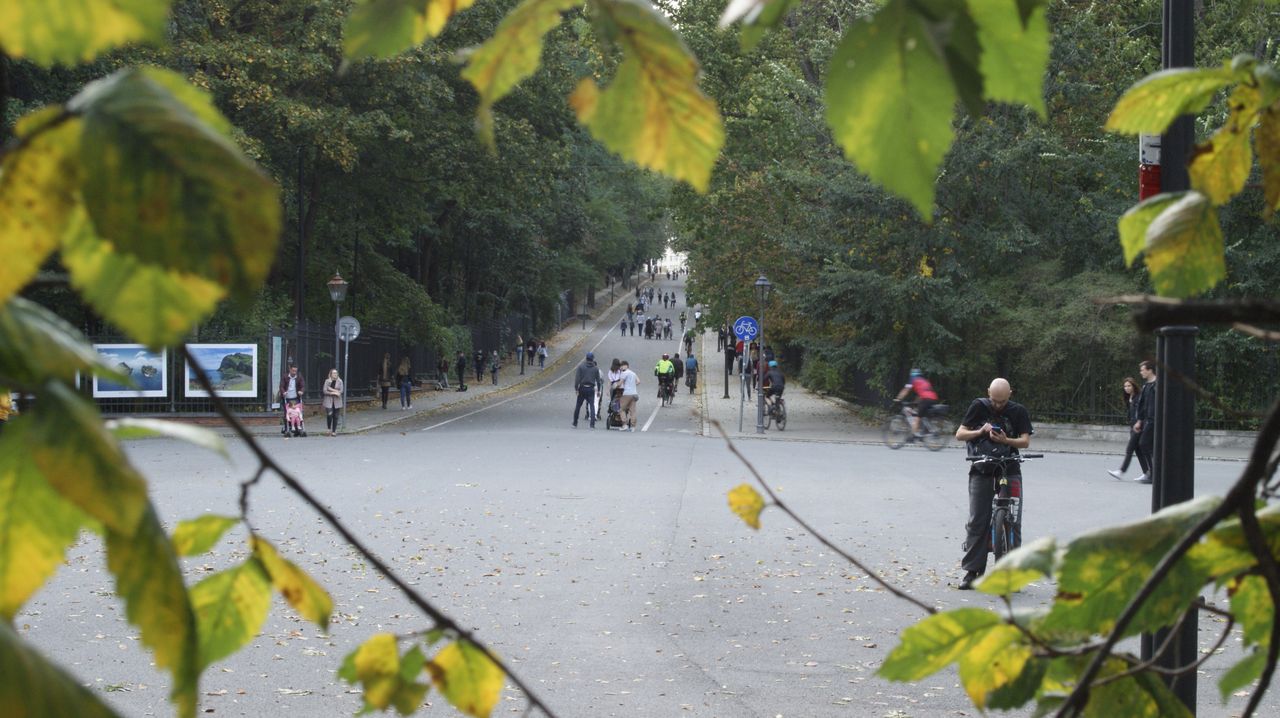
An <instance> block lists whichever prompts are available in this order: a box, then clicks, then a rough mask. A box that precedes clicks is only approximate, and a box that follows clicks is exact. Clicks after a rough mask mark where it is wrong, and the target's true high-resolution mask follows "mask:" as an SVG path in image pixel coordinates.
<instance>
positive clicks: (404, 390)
mask: <svg viewBox="0 0 1280 718" xmlns="http://www.w3.org/2000/svg"><path fill="white" fill-rule="evenodd" d="M396 386H398V387H400V410H401V411H403V410H405V409H412V408H413V402H412V400H411V399H412V397H413V393H412V392H413V369H412V367H411V365H410V364H409V357H400V366H399V367H398V368H397V369H396Z"/></svg>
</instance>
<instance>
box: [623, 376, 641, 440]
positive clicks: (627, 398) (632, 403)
mask: <svg viewBox="0 0 1280 718" xmlns="http://www.w3.org/2000/svg"><path fill="white" fill-rule="evenodd" d="M618 382H619V383H620V384H622V404H621V408H622V424H623V426H624V427H626V428H624V429H623V431H635V429H636V403H637V402H638V401H640V377H638V376H636V373H635V372H633V371H631V365H630V364H628V363H627V362H625V361H624V362H622V373H621V374H620V375H619V377H618Z"/></svg>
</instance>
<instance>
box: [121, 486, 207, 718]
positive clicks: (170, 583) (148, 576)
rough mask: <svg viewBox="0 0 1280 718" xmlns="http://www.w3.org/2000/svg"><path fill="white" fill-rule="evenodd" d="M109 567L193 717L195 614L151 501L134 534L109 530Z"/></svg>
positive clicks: (175, 696)
mask: <svg viewBox="0 0 1280 718" xmlns="http://www.w3.org/2000/svg"><path fill="white" fill-rule="evenodd" d="M107 568H108V569H110V571H111V573H112V574H113V575H114V576H115V577H116V593H117V594H118V595H119V596H120V597H121V598H123V599H124V602H125V615H126V616H128V618H129V622H130V623H132V624H133V625H135V626H137V627H138V629H139V631H140V633H141V634H142V642H143V644H145V645H146V646H147V647H149V648H150V649H151V650H152V652H153V653H154V655H155V662H156V666H158V667H160V668H164V669H168V670H169V671H170V672H171V673H172V674H173V690H172V691H171V692H170V694H169V699H170V700H171V701H173V703H174V704H175V705H177V707H178V715H180V716H183V717H184V718H190V717H191V716H194V715H195V711H196V690H197V683H198V681H199V676H200V668H199V663H198V662H197V661H198V655H199V653H198V651H199V637H198V634H197V632H196V618H195V613H194V612H193V611H192V609H191V601H190V598H189V597H188V595H187V587H186V584H185V583H183V581H182V570H181V569H180V568H179V566H178V556H177V554H176V553H174V551H173V544H172V543H170V541H169V535H168V534H166V533H165V532H164V527H163V526H161V525H160V519H159V517H157V516H156V512H155V509H154V508H153V507H152V506H151V505H150V502H148V504H147V506H146V511H145V512H144V513H143V515H142V518H141V520H140V521H139V522H138V525H137V529H136V530H135V531H134V532H133V533H132V534H131V535H126V534H122V533H119V532H117V531H114V530H111V529H108V530H107Z"/></svg>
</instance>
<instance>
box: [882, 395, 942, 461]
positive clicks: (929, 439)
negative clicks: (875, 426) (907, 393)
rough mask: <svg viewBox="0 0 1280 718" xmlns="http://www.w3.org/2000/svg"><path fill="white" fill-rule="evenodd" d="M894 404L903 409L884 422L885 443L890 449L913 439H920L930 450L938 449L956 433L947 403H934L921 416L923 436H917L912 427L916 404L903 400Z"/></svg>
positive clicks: (899, 447) (901, 445)
mask: <svg viewBox="0 0 1280 718" xmlns="http://www.w3.org/2000/svg"><path fill="white" fill-rule="evenodd" d="M894 404H895V405H897V404H900V405H901V406H902V409H901V411H897V412H895V413H894V414H893V416H890V417H889V420H888V421H886V422H885V423H884V445H885V446H887V447H889V448H890V449H901V448H902V447H903V446H906V445H907V444H910V443H911V442H913V441H919V442H921V443H923V444H924V445H925V447H926V448H927V449H929V451H938V450H939V449H941V448H942V447H943V446H946V444H947V440H948V439H950V438H951V435H952V434H954V433H955V429H953V428H951V422H950V421H949V420H948V419H947V410H948V407H947V405H946V404H934V405H933V406H931V407H929V411H928V413H927V414H926V415H925V416H922V417H920V433H921V436H916V434H915V431H914V430H913V429H912V427H911V424H912V419H914V418H915V417H916V408H915V404H914V403H912V402H902V401H895V402H894Z"/></svg>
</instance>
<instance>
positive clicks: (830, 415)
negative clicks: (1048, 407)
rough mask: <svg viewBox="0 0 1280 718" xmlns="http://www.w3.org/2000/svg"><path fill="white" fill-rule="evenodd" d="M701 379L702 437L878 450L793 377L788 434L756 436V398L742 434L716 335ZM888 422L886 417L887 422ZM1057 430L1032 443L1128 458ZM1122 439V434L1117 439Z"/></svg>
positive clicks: (955, 410) (835, 407)
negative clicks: (833, 444) (863, 446)
mask: <svg viewBox="0 0 1280 718" xmlns="http://www.w3.org/2000/svg"><path fill="white" fill-rule="evenodd" d="M699 361H700V362H701V365H702V367H703V373H702V375H701V376H700V377H699V384H701V385H702V386H701V399H702V406H703V407H704V410H703V414H702V433H703V435H704V436H709V437H715V438H719V436H720V434H719V432H717V431H716V430H715V428H714V427H712V426H711V421H713V420H714V421H719V422H720V424H721V425H722V426H723V427H724V430H725V431H726V432H727V433H728V434H729V436H730V437H731V438H733V439H735V440H737V439H764V440H767V441H816V442H839V443H846V444H880V443H882V440H881V428H880V426H879V425H868V424H866V423H865V422H864V421H863V420H862V419H861V418H860V417H859V416H858V415H857V414H855V413H854V412H853V411H852V410H851V408H850V404H849V403H848V402H846V401H844V400H841V399H836V398H833V397H827V396H822V395H819V394H816V393H814V392H811V391H809V390H807V389H805V388H804V387H803V386H801V385H800V382H799V381H796V380H795V379H794V378H792V377H788V379H787V389H786V394H785V397H786V401H787V428H786V430H785V431H779V430H778V428H777V427H776V426H775V427H773V428H771V429H769V430H768V431H766V432H765V433H764V434H763V435H759V434H756V397H757V394H756V392H754V391H753V392H752V393H751V398H750V399H749V400H748V401H746V403H745V406H742V409H743V410H742V420H741V421H742V423H741V426H742V430H741V431H739V429H738V426H739V406H740V402H741V400H740V398H739V391H740V387H741V384H740V382H739V376H738V375H737V374H733V375H731V376H730V377H729V396H730V398H729V399H725V398H724V394H725V386H724V384H725V381H724V380H725V376H724V354H722V353H720V352H717V351H716V335H715V333H714V332H708V333H706V334H703V335H702V356H701V357H700V358H699ZM963 412H964V407H963V406H954V405H953V406H952V413H951V418H952V420H953V421H958V420H959V419H960V416H961V415H962V414H963ZM886 418H887V417H886ZM1031 418H1032V423H1033V424H1035V412H1034V410H1033V411H1032V416H1031ZM1054 429H1055V427H1054V425H1045V424H1041V425H1039V432H1038V436H1037V437H1036V439H1035V440H1034V441H1033V446H1034V449H1035V450H1036V451H1050V452H1059V453H1071V454H1113V455H1116V456H1121V455H1123V454H1124V448H1125V442H1124V441H1123V440H1112V441H1109V440H1106V439H1105V438H1099V437H1098V436H1090V437H1089V438H1082V439H1072V438H1063V437H1062V436H1061V435H1062V434H1067V433H1069V432H1060V431H1055V430H1054ZM1117 436H1121V437H1123V433H1119V434H1117ZM952 443H953V444H954V446H948V447H947V448H944V449H943V451H959V450H962V449H963V448H964V447H963V445H962V444H960V442H952ZM902 450H903V451H923V450H924V449H923V447H918V446H915V447H907V448H904V449H902ZM1248 456H1249V448H1248V447H1245V446H1211V445H1209V442H1207V441H1206V442H1204V443H1197V445H1196V458H1202V459H1218V460H1229V461H1244V460H1246V459H1247V458H1248Z"/></svg>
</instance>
